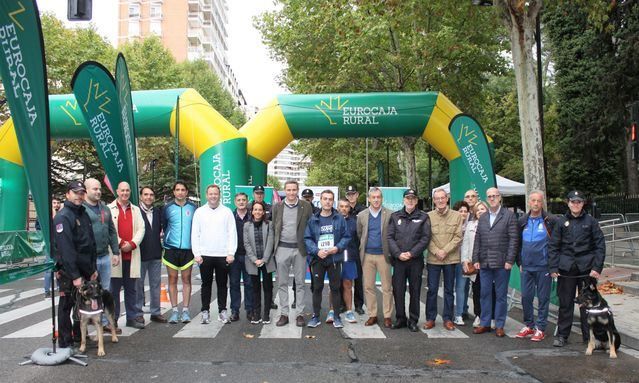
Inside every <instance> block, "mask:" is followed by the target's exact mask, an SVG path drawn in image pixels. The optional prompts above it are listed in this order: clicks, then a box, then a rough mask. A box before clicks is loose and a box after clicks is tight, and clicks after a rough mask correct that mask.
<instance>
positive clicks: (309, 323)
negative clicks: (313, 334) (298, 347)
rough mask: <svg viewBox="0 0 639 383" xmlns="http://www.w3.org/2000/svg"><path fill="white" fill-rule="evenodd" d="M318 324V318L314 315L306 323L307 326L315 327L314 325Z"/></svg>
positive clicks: (319, 322)
mask: <svg viewBox="0 0 639 383" xmlns="http://www.w3.org/2000/svg"><path fill="white" fill-rule="evenodd" d="M320 324H322V322H321V321H320V319H319V318H318V317H316V316H314V317H312V318H311V320H310V321H308V325H307V326H308V327H313V328H315V327H317V326H319V325H320Z"/></svg>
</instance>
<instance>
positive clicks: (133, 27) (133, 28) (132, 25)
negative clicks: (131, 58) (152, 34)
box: [129, 21, 140, 37]
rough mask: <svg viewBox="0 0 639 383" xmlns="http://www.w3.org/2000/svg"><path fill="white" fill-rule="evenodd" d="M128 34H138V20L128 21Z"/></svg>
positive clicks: (132, 35) (131, 35)
mask: <svg viewBox="0 0 639 383" xmlns="http://www.w3.org/2000/svg"><path fill="white" fill-rule="evenodd" d="M129 36H130V37H137V36H140V22H139V21H129Z"/></svg>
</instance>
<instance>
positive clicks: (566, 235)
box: [548, 211, 606, 274]
mask: <svg viewBox="0 0 639 383" xmlns="http://www.w3.org/2000/svg"><path fill="white" fill-rule="evenodd" d="M605 257H606V241H605V239H604V235H603V232H602V231H601V228H600V227H599V222H597V220H596V219H594V218H593V217H592V216H591V215H590V214H587V213H586V212H584V211H582V212H581V215H579V216H578V217H575V216H573V215H572V213H570V211H568V212H566V214H565V215H563V216H561V217H559V219H557V222H556V223H555V228H554V230H553V232H552V235H551V236H550V243H549V244H548V263H549V266H550V272H551V273H557V272H558V273H561V272H564V273H565V272H568V271H570V269H571V268H572V267H573V266H574V265H576V266H577V268H578V269H579V271H580V272H581V273H584V274H586V273H589V272H590V271H591V270H595V271H596V272H598V273H601V270H603V266H604V259H605Z"/></svg>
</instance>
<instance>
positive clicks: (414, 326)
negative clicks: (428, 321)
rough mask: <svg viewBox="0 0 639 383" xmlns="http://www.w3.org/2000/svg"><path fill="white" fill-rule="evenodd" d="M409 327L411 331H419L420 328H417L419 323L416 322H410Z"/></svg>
mask: <svg viewBox="0 0 639 383" xmlns="http://www.w3.org/2000/svg"><path fill="white" fill-rule="evenodd" d="M408 329H409V330H410V331H411V332H417V331H419V329H418V328H417V323H415V322H408Z"/></svg>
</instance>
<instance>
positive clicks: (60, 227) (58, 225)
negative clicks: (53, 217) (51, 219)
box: [55, 223, 64, 233]
mask: <svg viewBox="0 0 639 383" xmlns="http://www.w3.org/2000/svg"><path fill="white" fill-rule="evenodd" d="M63 230H64V225H62V224H61V223H59V224H57V225H55V231H56V233H62V231H63Z"/></svg>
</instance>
